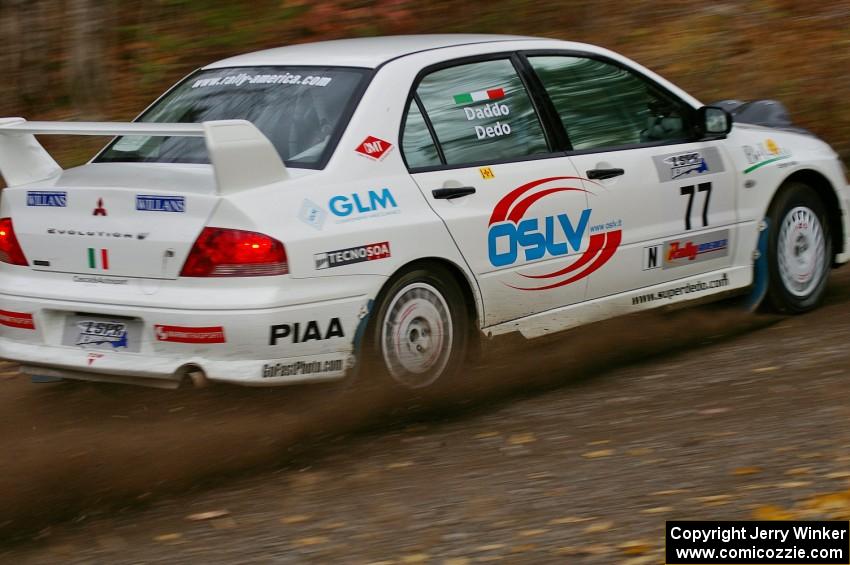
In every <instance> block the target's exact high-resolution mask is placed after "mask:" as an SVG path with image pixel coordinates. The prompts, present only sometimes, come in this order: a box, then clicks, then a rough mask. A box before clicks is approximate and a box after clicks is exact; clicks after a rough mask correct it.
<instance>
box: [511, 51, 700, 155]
mask: <svg viewBox="0 0 850 565" xmlns="http://www.w3.org/2000/svg"><path fill="white" fill-rule="evenodd" d="M528 60H529V62H530V63H531V66H532V68H533V69H534V71H535V72H536V73H537V76H538V77H540V81H541V82H542V83H543V86H545V87H546V92H547V93H548V94H549V98H550V99H551V100H552V103H553V104H554V106H555V109H556V110H557V111H558V115H559V116H560V117H561V122H562V123H563V125H564V129H566V131H567V135H569V137H570V142H571V143H572V146H573V149H575V150H582V149H584V150H587V149H610V148H614V147H620V146H628V145H636V144H641V143H657V142H658V141H667V140H684V139H686V138H687V137H688V136H689V131H690V130H689V124H688V116H689V113H690V112H689V107H688V106H686V105H685V104H684V103H683V102H682V101H680V100H676V99H673V98H672V97H671V96H669V95H667V94H666V93H664V92H661V91H659V90H657V89H656V88H655V87H654V86H653V85H652V84H651V83H650V82H648V81H646V80H645V79H643V78H642V77H640V76H638V75H636V74H634V73H632V72H631V71H629V70H626V69H623V68H621V67H619V66H616V65H612V64H610V63H606V62H604V61H598V60H595V59H588V58H584V57H563V56H538V57H529V59H528Z"/></svg>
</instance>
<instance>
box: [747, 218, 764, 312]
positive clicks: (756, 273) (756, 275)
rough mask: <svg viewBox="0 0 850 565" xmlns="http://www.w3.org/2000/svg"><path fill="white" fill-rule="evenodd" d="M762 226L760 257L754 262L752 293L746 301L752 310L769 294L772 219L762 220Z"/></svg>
mask: <svg viewBox="0 0 850 565" xmlns="http://www.w3.org/2000/svg"><path fill="white" fill-rule="evenodd" d="M762 226H763V228H762V229H761V231H759V241H758V246H757V247H756V249H757V251H758V258H757V259H756V260H755V263H754V264H753V286H752V288H751V290H750V294H749V295H748V296H747V298H746V300H745V301H744V304H745V305H746V308H747V310H749V311H750V312H754V311H755V310H756V308H758V307H759V305H760V304H761V302H762V300H764V297H765V295H766V294H767V285H768V282H769V278H770V272H769V269H768V263H767V261H768V257H767V245H768V241H769V235H770V220H769V219H768V218H765V219H764V220H762Z"/></svg>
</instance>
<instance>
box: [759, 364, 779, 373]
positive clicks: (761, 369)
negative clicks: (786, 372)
mask: <svg viewBox="0 0 850 565" xmlns="http://www.w3.org/2000/svg"><path fill="white" fill-rule="evenodd" d="M780 368H781V367H778V366H776V365H773V366H770V367H758V368H756V369H753V373H770V372H771V371H778V370H779V369H780Z"/></svg>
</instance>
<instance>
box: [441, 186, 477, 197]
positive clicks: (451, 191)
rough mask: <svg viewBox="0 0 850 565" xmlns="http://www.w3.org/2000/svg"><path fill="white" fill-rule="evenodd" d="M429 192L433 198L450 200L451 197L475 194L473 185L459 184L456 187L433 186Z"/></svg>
mask: <svg viewBox="0 0 850 565" xmlns="http://www.w3.org/2000/svg"><path fill="white" fill-rule="evenodd" d="M431 194H433V195H434V198H439V199H441V200H451V199H453V198H460V197H461V196H469V195H470V194H475V187H474V186H459V187H456V188H435V189H434V190H432V191H431Z"/></svg>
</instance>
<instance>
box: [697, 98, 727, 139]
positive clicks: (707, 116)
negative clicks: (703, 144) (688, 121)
mask: <svg viewBox="0 0 850 565" xmlns="http://www.w3.org/2000/svg"><path fill="white" fill-rule="evenodd" d="M697 127H698V128H699V130H700V133H701V134H702V135H703V136H707V137H714V136H723V135H726V134H727V133H729V132H730V131H732V114H730V113H729V112H727V111H726V110H724V109H723V108H718V107H717V106H703V107H702V108H700V109H699V110H697Z"/></svg>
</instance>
